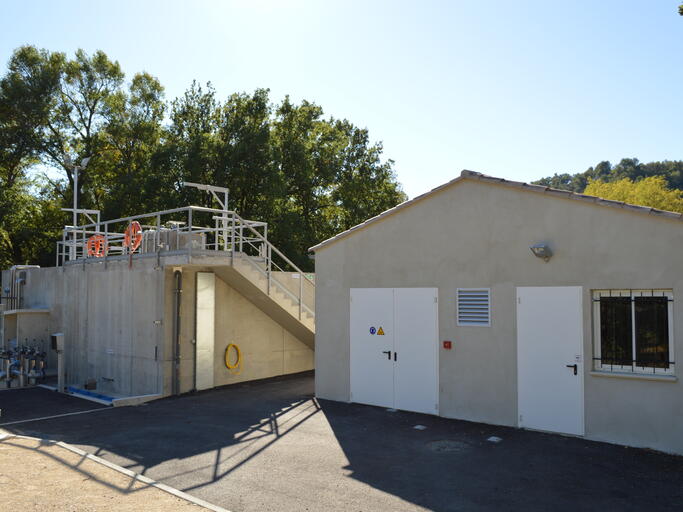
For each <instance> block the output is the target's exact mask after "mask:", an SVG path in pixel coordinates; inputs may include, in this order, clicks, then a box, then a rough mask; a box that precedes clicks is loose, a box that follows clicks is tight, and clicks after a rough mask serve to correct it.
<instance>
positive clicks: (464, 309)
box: [458, 288, 491, 327]
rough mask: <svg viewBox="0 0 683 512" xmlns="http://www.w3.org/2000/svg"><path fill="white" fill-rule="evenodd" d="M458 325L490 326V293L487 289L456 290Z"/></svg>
mask: <svg viewBox="0 0 683 512" xmlns="http://www.w3.org/2000/svg"><path fill="white" fill-rule="evenodd" d="M458 325H479V326H483V327H488V326H490V325H491V291H490V290H489V289H487V288H477V289H474V288H472V289H470V288H459V289H458Z"/></svg>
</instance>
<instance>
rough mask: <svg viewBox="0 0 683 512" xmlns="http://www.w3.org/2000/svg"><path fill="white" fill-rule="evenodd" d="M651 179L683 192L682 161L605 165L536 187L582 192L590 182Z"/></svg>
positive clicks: (544, 181) (631, 161) (553, 178)
mask: <svg viewBox="0 0 683 512" xmlns="http://www.w3.org/2000/svg"><path fill="white" fill-rule="evenodd" d="M652 176H661V177H662V178H663V179H664V180H665V181H666V184H667V186H668V187H669V188H672V189H678V190H683V161H681V160H664V161H662V162H650V163H647V164H644V163H641V162H639V161H638V159H637V158H624V159H622V160H621V161H620V162H619V163H618V164H617V165H615V166H612V164H611V163H610V162H607V161H603V162H600V163H599V164H597V165H596V166H595V167H589V168H588V170H586V171H585V172H582V173H578V174H567V173H564V174H555V175H553V176H551V177H548V178H543V179H540V180H538V181H536V182H534V183H537V184H539V185H545V186H547V187H553V188H559V189H563V190H571V191H572V192H583V191H584V190H585V189H586V187H587V186H588V183H589V182H590V180H600V181H605V182H612V181H619V180H623V179H629V180H631V181H639V180H641V179H644V178H649V177H652Z"/></svg>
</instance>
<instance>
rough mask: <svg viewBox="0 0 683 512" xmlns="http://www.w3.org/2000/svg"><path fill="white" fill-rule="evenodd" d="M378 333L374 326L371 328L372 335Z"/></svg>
mask: <svg viewBox="0 0 683 512" xmlns="http://www.w3.org/2000/svg"><path fill="white" fill-rule="evenodd" d="M376 332H377V329H375V326H374V325H373V326H372V327H370V334H375V333H376Z"/></svg>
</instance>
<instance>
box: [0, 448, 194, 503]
mask: <svg viewBox="0 0 683 512" xmlns="http://www.w3.org/2000/svg"><path fill="white" fill-rule="evenodd" d="M0 510H13V511H16V510H35V511H41V512H45V511H59V512H76V511H78V512H86V511H87V512H91V511H107V512H109V511H111V510H116V511H121V512H133V511H135V512H138V511H140V510H144V511H159V512H161V511H168V510H178V511H188V512H189V511H197V512H201V511H202V510H206V509H204V508H202V507H199V506H197V505H193V504H191V503H189V502H187V501H185V500H182V499H180V498H177V497H175V496H173V495H171V494H168V493H166V492H164V491H161V490H159V489H157V488H155V487H149V486H147V485H146V484H143V483H142V482H139V481H134V480H133V479H132V478H130V477H128V476H126V475H124V474H122V473H119V472H118V471H114V470H112V469H110V468H108V467H106V466H103V465H102V464H98V463H97V462H94V461H92V460H90V459H84V458H82V457H81V456H79V455H77V454H75V453H73V452H71V451H69V450H67V449H65V448H62V447H61V446H58V445H55V444H52V443H44V442H41V441H39V440H33V439H20V438H16V437H13V438H9V439H4V440H2V441H0Z"/></svg>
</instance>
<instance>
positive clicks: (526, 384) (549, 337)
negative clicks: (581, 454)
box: [517, 286, 584, 435]
mask: <svg viewBox="0 0 683 512" xmlns="http://www.w3.org/2000/svg"><path fill="white" fill-rule="evenodd" d="M517 383H518V409H519V426H520V427H524V428H531V429H535V430H545V431H549V432H561V433H565V434H574V435H583V433H584V420H583V411H584V405H583V309H582V288H581V287H580V286H562V287H520V288H517Z"/></svg>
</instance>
